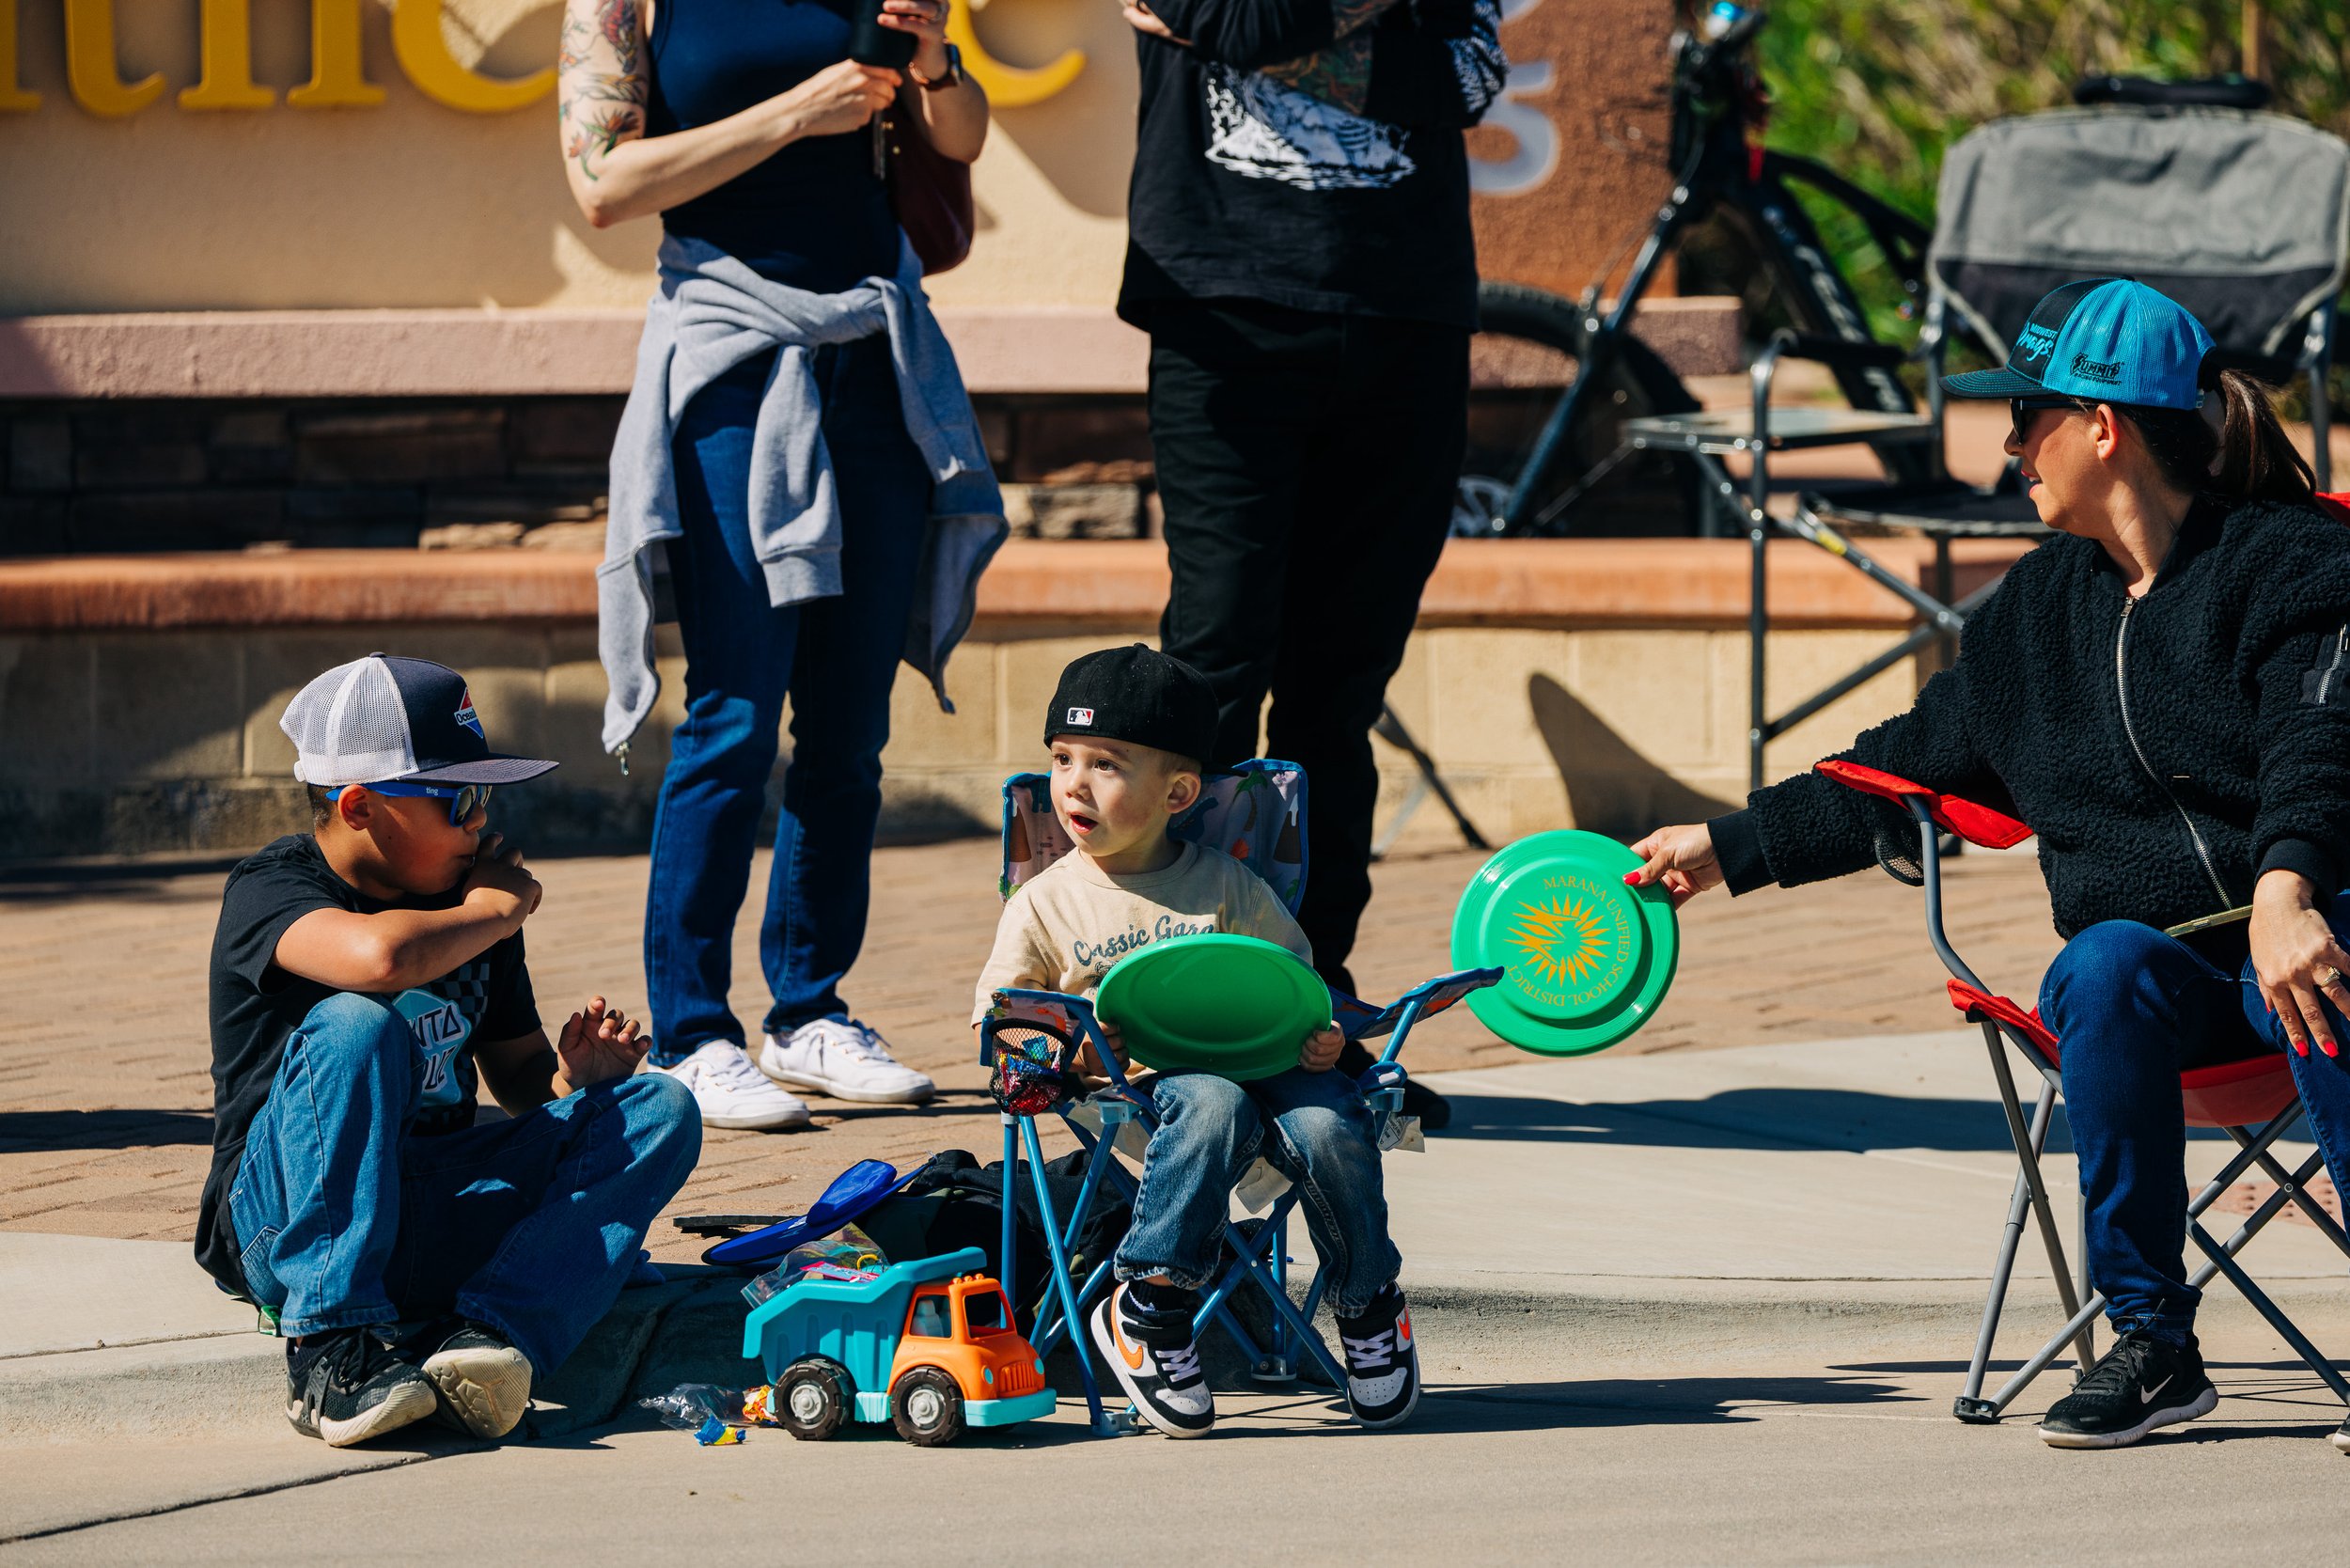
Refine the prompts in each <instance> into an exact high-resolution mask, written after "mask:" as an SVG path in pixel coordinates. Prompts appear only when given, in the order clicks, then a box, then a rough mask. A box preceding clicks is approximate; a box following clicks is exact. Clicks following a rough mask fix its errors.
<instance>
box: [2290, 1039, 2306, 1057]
mask: <svg viewBox="0 0 2350 1568" xmlns="http://www.w3.org/2000/svg"><path fill="white" fill-rule="evenodd" d="M2293 1054H2294V1055H2295V1056H2296V1057H2306V1056H2308V1055H2309V1054H2310V1043H2309V1042H2308V1041H2306V1040H2296V1041H2295V1042H2294V1043H2293Z"/></svg>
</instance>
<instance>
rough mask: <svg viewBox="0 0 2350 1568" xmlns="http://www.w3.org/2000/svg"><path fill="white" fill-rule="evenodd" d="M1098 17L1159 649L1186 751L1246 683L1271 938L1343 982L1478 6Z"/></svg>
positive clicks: (1458, 363) (1452, 358)
mask: <svg viewBox="0 0 2350 1568" xmlns="http://www.w3.org/2000/svg"><path fill="white" fill-rule="evenodd" d="M1126 18H1127V21H1128V22H1129V23H1131V24H1133V25H1134V27H1135V29H1136V33H1137V34H1138V35H1140V37H1139V40H1138V41H1139V47H1140V51H1141V66H1142V102H1141V111H1140V121H1139V127H1138V132H1137V142H1136V154H1135V168H1134V179H1133V183H1132V187H1131V190H1130V193H1129V197H1128V203H1127V211H1128V242H1127V249H1126V273H1125V280H1124V284H1123V287H1122V288H1121V290H1120V295H1119V305H1118V308H1119V314H1120V316H1122V317H1123V318H1124V319H1125V320H1127V321H1131V322H1132V323H1134V324H1135V325H1136V326H1138V327H1140V328H1142V329H1143V330H1144V331H1146V332H1148V333H1149V334H1150V335H1151V386H1150V416H1151V441H1152V449H1153V455H1154V457H1155V460H1156V466H1157V471H1158V475H1157V482H1158V488H1159V495H1160V498H1161V500H1162V502H1163V504H1164V506H1165V508H1166V529H1167V558H1168V561H1169V563H1170V565H1171V566H1172V568H1173V574H1174V582H1173V587H1172V589H1171V591H1170V593H1169V595H1168V598H1167V611H1166V614H1165V616H1164V617H1163V618H1162V619H1161V622H1160V640H1161V643H1162V645H1163V646H1164V647H1165V649H1166V651H1167V652H1168V653H1171V654H1173V655H1174V656H1175V657H1177V658H1179V659H1182V660H1183V662H1185V663H1186V664H1189V665H1191V666H1193V667H1195V668H1197V669H1198V670H1199V671H1200V672H1201V673H1202V674H1204V675H1205V676H1206V677H1207V678H1208V681H1209V683H1210V684H1211V685H1212V686H1214V689H1215V694H1216V698H1217V700H1218V704H1219V708H1220V726H1219V728H1218V730H1217V734H1216V750H1215V755H1214V756H1213V757H1211V758H1209V759H1208V760H1209V761H1210V762H1212V763H1219V764H1225V763H1231V762H1235V761H1238V760H1242V759H1243V758H1246V757H1252V756H1255V755H1257V753H1258V741H1259V735H1258V715H1259V713H1261V711H1262V709H1263V705H1264V699H1265V697H1266V694H1267V693H1268V691H1269V692H1270V693H1271V694H1272V697H1273V710H1272V715H1271V718H1270V720H1269V721H1268V727H1267V733H1266V736H1265V740H1266V742H1267V745H1266V750H1267V752H1268V753H1269V754H1270V755H1273V756H1277V757H1280V758H1283V759H1285V760H1290V761H1293V762H1296V763H1298V764H1300V765H1301V766H1303V767H1304V768H1305V770H1306V773H1307V776H1308V777H1309V778H1310V779H1311V780H1312V781H1313V815H1314V853H1315V865H1314V871H1313V875H1312V877H1311V878H1310V879H1309V880H1308V885H1307V888H1306V895H1305V901H1304V903H1303V905H1302V906H1301V907H1300V908H1299V910H1298V912H1297V916H1298V922H1299V924H1300V925H1301V926H1303V927H1304V929H1305V932H1306V935H1307V937H1308V939H1309V940H1310V941H1311V942H1312V944H1313V950H1314V957H1315V963H1316V965H1317V966H1318V967H1319V968H1320V970H1321V971H1322V974H1323V978H1324V980H1328V981H1329V983H1330V984H1332V985H1333V986H1336V987H1338V988H1339V989H1340V990H1342V991H1346V992H1349V993H1352V992H1353V990H1354V981H1353V979H1352V977H1351V976H1350V975H1349V974H1348V973H1347V969H1346V958H1347V955H1348V953H1349V952H1350V951H1351V950H1352V949H1353V947H1354V945H1355V928H1356V926H1357V924H1358V923H1359V921H1360V920H1361V917H1362V913H1363V907H1364V905H1365V904H1366V903H1368V902H1370V898H1371V873H1370V866H1371V819H1372V810H1373V807H1374V805H1375V803H1376V800H1377V796H1378V789H1379V779H1378V773H1377V770H1376V767H1375V765H1374V763H1373V760H1372V758H1371V725H1372V724H1373V723H1374V722H1376V721H1377V719H1378V717H1379V713H1380V710H1381V708H1382V706H1383V705H1384V703H1385V702H1386V698H1387V680H1388V678H1389V677H1390V676H1391V675H1393V674H1394V673H1395V669H1396V666H1398V665H1399V664H1400V663H1402V657H1403V647H1404V642H1405V639H1407V638H1408V637H1409V636H1410V635H1411V630H1412V623H1413V620H1414V619H1415V618H1416V617H1417V615H1418V608H1419V595H1420V589H1421V588H1422V586H1423V585H1424V584H1425V583H1426V581H1427V579H1428V574H1429V572H1431V571H1433V570H1434V567H1435V564H1436V558H1437V556H1438V554H1439V553H1440V552H1441V550H1442V549H1443V546H1444V540H1445V534H1446V530H1447V528H1448V526H1449V522H1450V518H1451V507H1452V495H1453V491H1454V485H1455V481H1456V479H1457V478H1458V476H1459V474H1460V470H1461V459H1462V454H1463V450H1464V447H1465V442H1466V430H1467V409H1468V342H1469V335H1470V333H1471V332H1472V331H1473V330H1474V329H1475V327H1476V323H1477V255H1476V245H1475V242H1474V240H1473V238H1472V236H1471V233H1470V229H1469V199H1468V198H1469V190H1468V158H1467V152H1466V149H1465V146H1464V144H1463V137H1462V132H1463V130H1464V129H1465V128H1466V127H1467V126H1470V125H1473V124H1475V123H1476V122H1477V120H1478V119H1479V118H1481V116H1482V115H1483V113H1484V111H1485V109H1486V107H1487V106H1488V105H1489V104H1490V103H1491V102H1493V100H1494V99H1495V98H1496V96H1498V94H1499V92H1500V90H1501V84H1502V80H1503V76H1504V74H1505V71H1506V70H1507V67H1506V64H1505V62H1504V60H1503V58H1502V55H1501V50H1500V47H1499V44H1498V41H1497V39H1496V29H1497V27H1498V25H1499V21H1500V14H1499V8H1498V6H1497V4H1496V3H1495V0H1150V5H1149V8H1145V7H1144V4H1143V0H1128V3H1127V5H1126ZM1355 1049H1356V1054H1357V1055H1360V1054H1361V1053H1360V1051H1359V1048H1355ZM1340 1065H1341V1066H1342V1067H1347V1068H1350V1069H1351V1070H1354V1071H1360V1070H1361V1069H1362V1068H1365V1067H1368V1066H1369V1065H1370V1062H1369V1059H1368V1058H1367V1057H1366V1058H1364V1059H1362V1060H1360V1061H1352V1060H1349V1061H1342V1062H1341V1063H1340ZM1412 1102H1413V1103H1412V1105H1410V1107H1409V1108H1411V1109H1412V1110H1414V1111H1415V1112H1417V1113H1418V1114H1419V1115H1420V1116H1421V1118H1422V1120H1423V1121H1424V1122H1425V1123H1426V1124H1427V1125H1429V1126H1431V1127H1434V1126H1440V1125H1442V1124H1443V1121H1444V1120H1445V1107H1444V1103H1443V1101H1442V1100H1440V1099H1438V1098H1437V1097H1435V1096H1434V1095H1433V1094H1429V1093H1427V1092H1426V1091H1424V1090H1419V1089H1418V1086H1414V1088H1413V1091H1412Z"/></svg>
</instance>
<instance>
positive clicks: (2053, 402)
mask: <svg viewBox="0 0 2350 1568" xmlns="http://www.w3.org/2000/svg"><path fill="white" fill-rule="evenodd" d="M2052 408H2074V409H2079V410H2082V411H2083V412H2087V410H2088V408H2089V405H2088V404H2087V403H2085V402H2083V401H2081V400H2079V399H2078V398H2065V397H2057V396H2053V395H2052V396H2049V397H2045V398H2010V399H2009V400H2007V418H2008V426H2009V428H2010V430H2012V431H2013V433H2014V436H2015V445H2017V446H2018V447H2021V446H2022V445H2023V444H2024V438H2025V437H2027V436H2029V434H2031V422H2032V419H2033V417H2034V416H2037V415H2041V414H2045V413H2046V412H2047V411H2048V410H2049V409H2052Z"/></svg>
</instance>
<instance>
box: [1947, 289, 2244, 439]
mask: <svg viewBox="0 0 2350 1568" xmlns="http://www.w3.org/2000/svg"><path fill="white" fill-rule="evenodd" d="M2207 353H2211V334H2210V333H2208V332H2205V331H2204V330H2203V323H2202V322H2201V321H2197V320H2196V319H2195V318H2194V317H2193V316H2192V315H2190V314H2188V312H2187V309H2186V306H2183V305H2181V304H2180V303H2179V302H2178V301H2176V300H2174V299H2172V298H2171V297H2170V295H2168V294H2165V293H2161V292H2159V291H2157V290H2153V289H2149V288H2147V287H2146V285H2144V284H2143V283H2133V282H2131V281H2129V280H2128V279H2127V278H2120V277H2085V278H2082V279H2080V280H2079V281H2078V282H2075V283H2068V284H2065V285H2064V286H2063V287H2062V288H2060V289H2056V290H2050V291H2049V292H2048V293H2047V294H2046V295H2045V296H2044V297H2043V298H2042V299H2041V301H2040V303H2039V304H2038V305H2035V306H2032V307H2031V316H2030V318H2029V320H2027V321H2025V322H2024V330H2023V331H2022V332H2021V333H2019V334H2017V336H2016V338H2015V352H2014V353H2013V354H2011V355H2009V357H2008V362H2007V363H2006V364H2005V365H2003V366H2001V367H2000V368H1998V369H1996V370H1967V371H1964V372H1962V373H1960V374H1958V375H1955V376H1945V377H1943V378H1942V387H1943V390H1944V391H1946V392H1948V393H1950V395H1951V397H1953V398H2039V397H2046V396H2049V395H2051V394H2054V395H2057V396H2060V397H2067V398H2082V399H2086V400H2089V401H2092V402H2100V403H2129V404H2133V405H2135V406H2137V407H2139V408H2201V406H2202V403H2203V392H2202V388H2201V385H2199V384H2198V377H2199V375H2200V373H2201V370H2202V368H2203V356H2204V355H2205V354H2207Z"/></svg>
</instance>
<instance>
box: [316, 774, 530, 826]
mask: <svg viewBox="0 0 2350 1568" xmlns="http://www.w3.org/2000/svg"><path fill="white" fill-rule="evenodd" d="M492 789H493V786H492V785H488V784H400V783H392V784H337V785H336V786H335V788H333V789H331V790H329V791H327V792H326V798H327V799H329V800H340V799H342V798H343V792H344V791H345V790H366V791H368V792H370V793H373V794H379V795H401V796H405V797H407V798H409V799H412V800H413V799H417V798H422V799H425V800H445V801H447V802H448V821H449V825H450V826H452V827H462V826H463V825H464V824H465V819H466V818H467V817H470V816H472V815H473V814H474V810H475V808H477V807H478V808H481V809H483V810H487V809H489V806H490V791H491V790H492Z"/></svg>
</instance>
